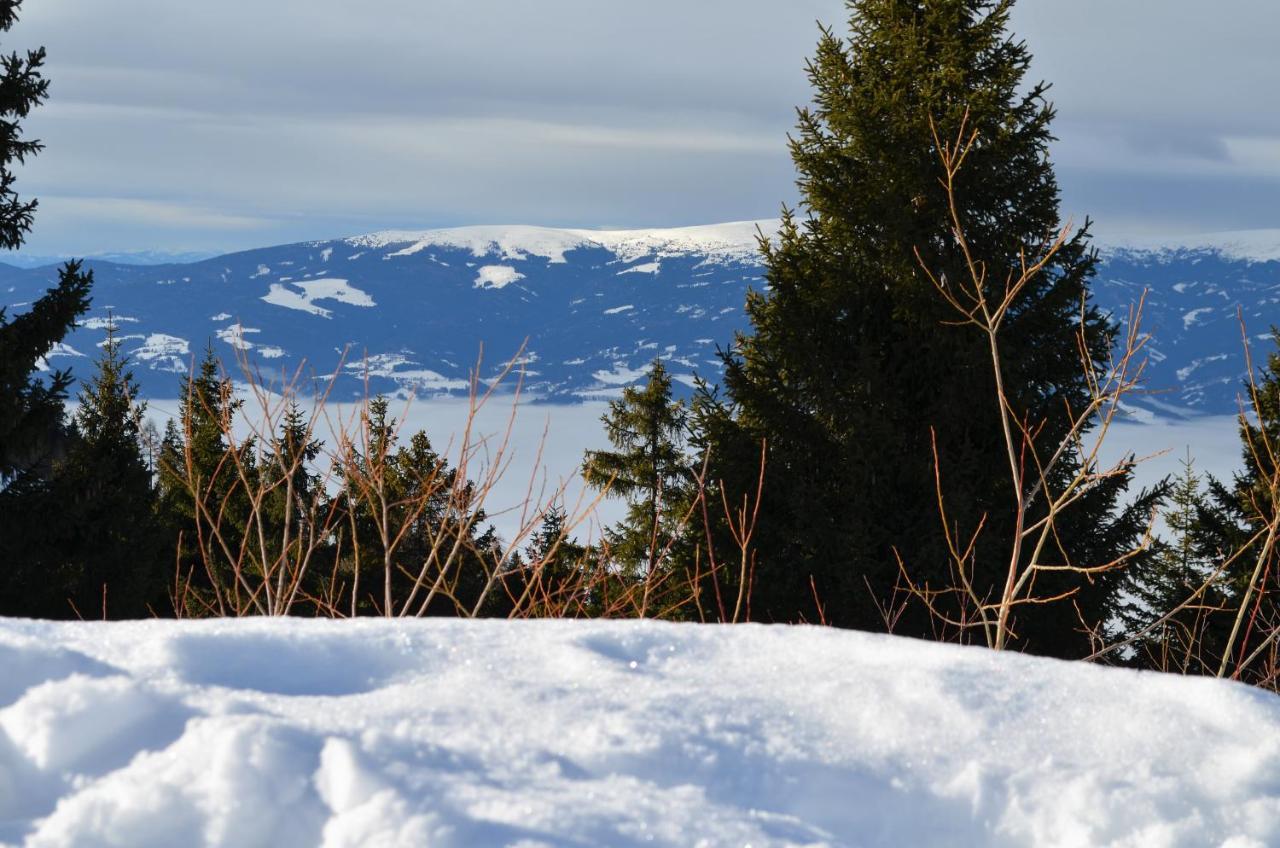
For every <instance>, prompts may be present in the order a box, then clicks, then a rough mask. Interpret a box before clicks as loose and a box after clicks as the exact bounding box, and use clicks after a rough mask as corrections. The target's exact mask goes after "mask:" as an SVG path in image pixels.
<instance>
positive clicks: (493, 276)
mask: <svg viewBox="0 0 1280 848" xmlns="http://www.w3.org/2000/svg"><path fill="white" fill-rule="evenodd" d="M523 279H524V274H521V273H520V272H519V271H517V270H516V269H515V268H512V267H510V266H507V265H485V266H483V267H482V268H481V269H480V270H479V271H477V272H476V281H475V287H476V288H478V289H501V288H505V287H506V286H509V285H511V284H512V283H514V282H516V281H517V280H523Z"/></svg>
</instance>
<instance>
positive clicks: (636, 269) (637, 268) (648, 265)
mask: <svg viewBox="0 0 1280 848" xmlns="http://www.w3.org/2000/svg"><path fill="white" fill-rule="evenodd" d="M660 273H662V263H661V262H643V263H641V264H639V265H632V266H631V267H630V268H627V269H626V270H625V271H619V272H618V273H617V275H616V276H619V277H621V276H622V275H623V274H655V275H656V274H660Z"/></svg>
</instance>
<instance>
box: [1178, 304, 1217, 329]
mask: <svg viewBox="0 0 1280 848" xmlns="http://www.w3.org/2000/svg"><path fill="white" fill-rule="evenodd" d="M1206 314H1213V307H1212V306H1202V307H1200V308H1199V309H1192V310H1190V311H1189V312H1187V313H1185V314H1184V315H1183V316H1182V328H1183V329H1184V330H1190V329H1191V328H1192V327H1194V326H1195V325H1196V324H1199V323H1201V319H1200V316H1201V315H1206Z"/></svg>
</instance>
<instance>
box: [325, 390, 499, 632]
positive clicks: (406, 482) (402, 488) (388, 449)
mask: <svg viewBox="0 0 1280 848" xmlns="http://www.w3.org/2000/svg"><path fill="white" fill-rule="evenodd" d="M367 415H368V421H367V426H368V428H369V446H368V449H367V455H365V456H359V457H356V460H355V461H356V464H357V466H358V467H357V468H354V469H350V470H349V471H348V474H347V476H348V483H347V486H346V491H345V493H344V495H343V499H344V501H345V503H346V505H347V507H346V508H347V509H349V510H350V511H351V516H352V518H353V523H354V525H355V530H354V531H353V532H354V534H355V537H356V538H355V540H354V541H355V543H356V545H355V546H353V547H352V550H354V548H355V547H356V546H358V549H359V550H360V561H359V573H358V574H355V573H351V578H352V580H351V583H352V585H353V586H355V585H358V586H359V590H358V593H359V594H358V597H357V598H356V604H355V610H356V612H357V613H359V614H366V615H368V614H378V615H383V614H386V613H387V602H388V598H389V600H390V602H391V606H392V609H393V611H394V612H395V613H397V614H398V613H399V612H400V610H401V608H402V607H403V605H404V604H405V603H406V602H407V601H408V599H409V598H410V597H411V596H412V597H413V599H414V603H413V605H412V606H411V607H410V613H411V614H425V615H456V614H458V612H459V611H460V610H461V611H465V612H466V613H468V614H469V613H470V612H472V611H473V610H474V609H475V608H476V605H477V604H478V603H479V602H480V595H481V592H482V591H483V590H484V587H485V584H486V582H487V581H488V576H489V574H490V573H491V571H492V569H493V568H495V567H496V566H497V564H498V562H499V560H500V559H501V546H500V543H499V541H498V538H497V533H496V531H495V530H494V529H493V527H492V526H486V522H487V516H486V514H485V512H484V510H483V509H482V508H480V507H479V506H478V505H477V504H476V498H477V497H478V495H477V492H476V487H475V484H474V483H472V482H471V481H470V480H460V479H459V477H458V470H457V469H456V468H452V467H450V465H449V463H448V461H447V460H446V459H445V458H444V457H442V456H440V455H439V454H438V453H436V452H435V450H434V448H433V447H432V446H431V440H430V439H429V438H428V436H427V434H426V433H425V432H418V433H415V434H414V435H413V436H412V437H411V438H410V439H409V442H408V444H404V445H400V446H399V447H397V446H396V438H395V433H396V422H395V420H394V419H393V418H390V417H389V416H388V404H387V399H386V398H384V397H377V398H374V399H373V400H371V401H370V402H369V409H368V412H367ZM371 487H377V489H378V490H379V491H380V494H379V495H378V496H371V494H370V492H371ZM455 550H456V553H453V554H452V555H451V552H453V551H455ZM451 556H452V559H451V561H450V558H451ZM446 561H450V564H449V566H448V570H447V572H446V573H445V575H444V579H443V581H441V583H440V586H439V591H437V593H436V595H435V597H434V598H433V599H432V600H431V602H430V603H429V604H427V603H426V602H427V596H428V592H429V590H430V588H431V586H432V585H434V584H435V581H436V578H437V577H438V576H439V573H440V572H439V568H440V567H441V566H442V565H443V564H444V563H445V562H446ZM428 562H429V563H431V565H430V566H429V567H428V569H427V572H426V584H427V585H425V586H419V587H418V588H417V590H416V592H415V584H416V582H417V580H418V578H419V576H420V575H421V574H422V568H423V564H424V563H428ZM347 565H348V569H347V570H348V572H349V573H350V572H352V571H353V570H354V568H355V564H354V562H353V560H352V559H351V558H348V560H347ZM388 566H389V567H390V572H389V574H388V570H387V569H388ZM502 594H503V593H502V590H501V588H499V589H498V591H497V592H493V593H491V594H490V596H489V597H488V598H487V605H486V606H485V607H484V608H482V609H481V610H480V612H481V614H496V613H499V612H501V607H502V602H503V598H502V597H501V595H502ZM424 605H425V606H424Z"/></svg>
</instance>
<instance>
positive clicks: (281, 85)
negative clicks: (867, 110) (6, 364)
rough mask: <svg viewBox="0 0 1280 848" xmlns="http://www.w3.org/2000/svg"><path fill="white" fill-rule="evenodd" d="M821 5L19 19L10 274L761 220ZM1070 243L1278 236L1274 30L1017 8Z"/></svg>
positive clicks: (203, 12) (806, 1) (825, 13)
mask: <svg viewBox="0 0 1280 848" xmlns="http://www.w3.org/2000/svg"><path fill="white" fill-rule="evenodd" d="M819 21H821V22H823V23H826V24H829V25H831V26H833V27H835V29H836V30H837V31H847V14H846V12H845V7H844V3H843V2H841V0H786V2H781V3H780V2H777V0H696V2H691V0H646V2H644V3H636V2H634V0H630V1H629V2H619V1H618V0H539V2H536V3H533V2H520V0H362V2H360V3H351V2H349V0H340V1H339V0H220V2H218V3H188V2H174V0H112V2H110V3H104V2H101V0H27V2H26V4H25V7H24V9H23V17H22V20H21V21H20V23H19V24H18V25H17V26H16V27H15V28H14V29H13V31H12V32H10V33H8V34H7V35H6V36H5V37H3V38H0V47H2V48H3V49H4V50H5V51H6V52H7V51H9V50H14V49H19V50H24V49H26V48H28V47H31V46H34V45H41V44H42V45H44V46H46V47H47V49H48V51H49V60H48V65H47V72H48V76H49V77H50V79H51V80H52V87H51V96H50V100H49V102H48V103H47V104H46V105H44V106H42V107H41V108H40V109H39V110H38V111H37V112H35V113H33V115H32V116H31V118H30V119H29V121H28V122H27V127H28V130H29V132H30V134H31V135H32V136H35V137H38V138H40V139H42V140H43V141H44V142H45V143H46V145H47V149H46V150H45V151H44V152H43V153H42V154H41V155H40V156H39V157H37V158H36V159H35V160H33V161H31V162H30V163H29V164H28V165H27V166H25V167H23V168H22V169H21V170H20V171H19V182H18V188H19V191H20V192H23V193H25V194H28V195H34V196H37V197H39V198H40V201H41V206H40V211H39V214H38V218H37V221H36V228H35V231H34V232H33V234H32V237H31V238H30V239H29V241H28V244H27V247H26V251H27V252H28V253H33V254H46V255H56V254H77V255H83V254H93V253H101V252H110V251H133V250H158V251H224V250H234V249H244V248H249V247H257V246H265V245H271V244H280V243H286V242H293V241H300V240H308V239H319V238H331V237H338V236H346V235H354V234H359V233H364V232H369V231H373V230H379V229H387V228H419V227H421V228H426V227H438V226H455V225H465V224H477V223H490V224H508V223H527V224H539V225H545V226H577V227H658V226H681V225H689V224H700V223H712V222H721V221H732V220H749V219H758V218H771V217H776V216H777V214H778V211H779V209H780V206H781V204H783V203H784V202H785V203H789V204H790V203H794V202H795V200H796V192H795V187H794V179H795V174H794V169H793V168H792V165H791V162H790V159H789V156H788V154H787V150H786V136H787V133H788V131H789V130H790V129H791V128H792V126H793V124H794V118H795V107H796V106H798V105H801V104H803V103H805V102H806V101H807V100H808V97H809V88H808V82H807V80H806V77H805V74H804V62H805V59H806V57H808V56H809V55H811V53H812V51H813V47H814V44H815V42H816V38H817V32H818V30H817V22H819ZM1013 31H1014V32H1016V33H1017V34H1018V36H1020V37H1022V38H1025V39H1026V41H1027V43H1028V45H1029V47H1030V48H1031V51H1032V53H1033V54H1034V55H1035V62H1034V64H1033V66H1032V76H1034V77H1036V78H1043V79H1046V80H1049V81H1051V82H1052V83H1053V85H1054V87H1053V89H1052V99H1053V101H1054V102H1055V104H1056V105H1057V107H1058V121H1057V123H1056V125H1055V127H1056V131H1057V135H1058V137H1059V141H1058V142H1057V143H1056V144H1055V146H1054V148H1053V151H1052V156H1053V159H1054V162H1055V166H1056V168H1057V172H1058V176H1059V180H1060V182H1061V184H1062V187H1063V203H1064V213H1066V214H1067V215H1070V216H1072V217H1073V218H1075V219H1076V220H1080V219H1082V218H1083V217H1084V216H1085V215H1089V216H1091V217H1092V218H1093V219H1095V221H1096V229H1095V232H1097V233H1098V234H1099V235H1101V236H1102V237H1104V238H1108V239H1122V238H1124V237H1126V236H1129V235H1141V236H1159V235H1180V234H1188V233H1199V232H1212V231H1220V230H1238V229H1258V228H1273V227H1280V110H1276V109H1274V108H1271V107H1272V106H1273V105H1274V103H1275V92H1276V91H1277V90H1280V60H1276V59H1275V58H1274V56H1275V54H1274V38H1275V33H1277V32H1280V3H1276V2H1275V0H1231V2H1229V3H1205V2H1203V0H1160V2H1159V3H1146V2H1143V3H1139V2H1137V1H1136V0H1071V2H1062V0H1022V2H1021V3H1020V4H1019V6H1018V7H1017V9H1016V11H1015V15H1014V22H1013Z"/></svg>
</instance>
